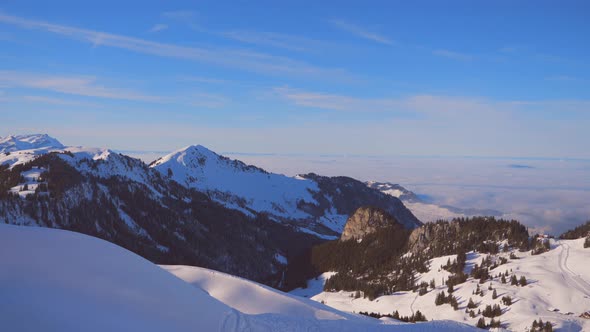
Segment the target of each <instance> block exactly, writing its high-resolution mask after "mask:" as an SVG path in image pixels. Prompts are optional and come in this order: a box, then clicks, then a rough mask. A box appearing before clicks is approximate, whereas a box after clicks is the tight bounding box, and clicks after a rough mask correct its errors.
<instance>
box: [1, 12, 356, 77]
mask: <svg viewBox="0 0 590 332" xmlns="http://www.w3.org/2000/svg"><path fill="white" fill-rule="evenodd" d="M0 22H3V23H6V24H12V25H14V26H18V27H21V28H26V29H36V30H42V31H46V32H51V33H55V34H58V35H61V36H64V37H67V38H70V39H74V40H79V41H82V42H87V43H90V44H91V45H93V46H95V47H97V46H108V47H114V48H120V49H126V50H129V51H133V52H138V53H142V54H149V55H154V56H160V57H169V58H176V59H185V60H190V61H199V62H204V63H209V64H214V65H219V66H224V67H232V68H237V69H241V70H245V71H251V72H259V73H265V74H272V75H286V74H287V75H293V76H314V77H320V78H322V77H330V78H331V79H343V78H347V79H349V78H350V75H349V74H348V73H346V72H345V71H344V70H341V69H332V68H322V67H317V66H314V65H311V64H308V63H306V62H303V61H298V60H294V59H291V58H288V57H283V56H275V55H271V54H266V53H259V52H253V51H246V50H239V49H213V48H198V47H189V46H181V45H175V44H168V43H159V42H153V41H149V40H145V39H140V38H134V37H128V36H124V35H117V34H111V33H106V32H100V31H94V30H87V29H81V28H76V27H71V26H65V25H58V24H52V23H47V22H43V21H36V20H29V19H24V18H20V17H16V16H9V15H4V14H0Z"/></svg>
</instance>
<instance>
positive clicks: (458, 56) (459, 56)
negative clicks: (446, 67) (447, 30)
mask: <svg viewBox="0 0 590 332" xmlns="http://www.w3.org/2000/svg"><path fill="white" fill-rule="evenodd" d="M432 54H434V55H437V56H442V57H445V58H449V59H453V60H458V61H471V60H473V56H471V55H469V54H465V53H459V52H454V51H449V50H444V49H438V50H434V51H432Z"/></svg>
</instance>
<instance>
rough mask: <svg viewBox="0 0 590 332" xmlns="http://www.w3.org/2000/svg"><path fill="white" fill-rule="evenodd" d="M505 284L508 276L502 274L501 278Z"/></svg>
mask: <svg viewBox="0 0 590 332" xmlns="http://www.w3.org/2000/svg"><path fill="white" fill-rule="evenodd" d="M500 281H501V282H502V283H503V284H505V283H506V277H505V276H504V275H502V279H501V280H500Z"/></svg>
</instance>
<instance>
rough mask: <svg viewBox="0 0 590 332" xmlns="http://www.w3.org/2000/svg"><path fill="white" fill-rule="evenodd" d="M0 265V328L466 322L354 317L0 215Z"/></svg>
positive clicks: (432, 325)
mask: <svg viewBox="0 0 590 332" xmlns="http://www.w3.org/2000/svg"><path fill="white" fill-rule="evenodd" d="M0 266H1V268H0V294H1V296H0V331H60V332H69V331H97V332H98V331H142V332H145V331H472V330H473V331H474V329H473V328H470V327H468V326H466V325H462V324H459V323H456V322H449V321H444V322H442V321H441V322H429V323H420V324H403V323H400V322H397V321H394V320H390V319H387V320H377V319H372V318H368V317H362V316H358V315H354V314H348V313H343V312H340V311H338V310H336V309H333V308H330V307H328V306H324V305H322V304H319V303H316V302H313V301H310V300H306V299H301V298H298V297H296V296H292V295H288V294H284V293H282V292H279V291H276V290H273V289H271V288H268V287H266V286H262V285H259V284H257V283H254V282H251V281H247V280H245V279H241V278H237V277H233V276H230V275H227V274H223V273H219V272H215V271H210V270H206V269H201V268H194V267H186V266H164V267H163V268H160V267H158V266H157V265H154V264H152V263H150V262H149V261H147V260H145V259H143V258H141V257H139V256H137V255H135V254H133V253H131V252H129V251H127V250H125V249H123V248H121V247H118V246H116V245H114V244H111V243H108V242H106V241H103V240H100V239H97V238H93V237H89V236H86V235H82V234H78V233H73V232H69V231H64V230H56V229H47V228H37V227H24V226H12V225H0ZM166 270H168V271H169V272H170V273H169V272H167V271H166ZM173 274H175V275H176V276H178V277H176V276H174V275H173ZM182 279H184V280H186V282H185V281H183V280H182Z"/></svg>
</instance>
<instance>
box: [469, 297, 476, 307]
mask: <svg viewBox="0 0 590 332" xmlns="http://www.w3.org/2000/svg"><path fill="white" fill-rule="evenodd" d="M467 308H469V309H475V308H477V305H476V304H475V302H473V299H472V298H469V303H467Z"/></svg>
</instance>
